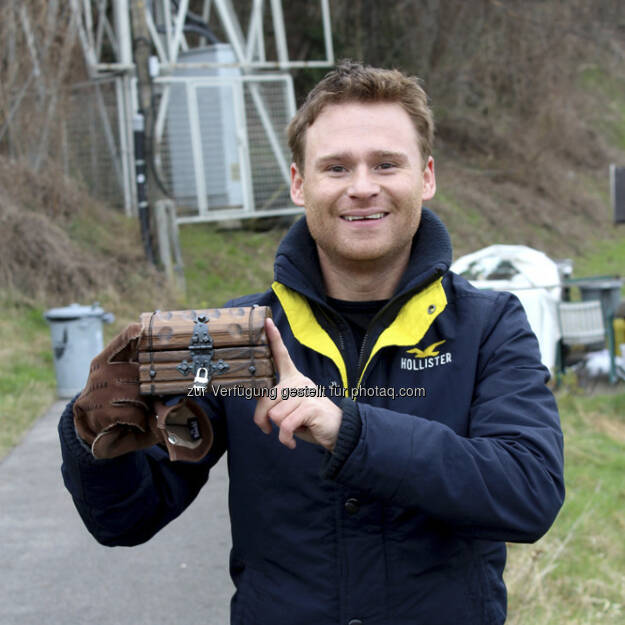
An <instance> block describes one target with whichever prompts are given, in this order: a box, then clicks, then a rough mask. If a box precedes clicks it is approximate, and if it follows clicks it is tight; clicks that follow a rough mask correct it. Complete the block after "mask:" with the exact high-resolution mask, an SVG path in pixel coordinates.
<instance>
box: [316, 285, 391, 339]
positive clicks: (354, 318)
mask: <svg viewBox="0 0 625 625" xmlns="http://www.w3.org/2000/svg"><path fill="white" fill-rule="evenodd" d="M326 299H327V301H328V304H330V306H332V308H334V310H336V312H338V313H339V314H340V315H341V316H342V317H343V318H344V319H345V321H347V323H348V324H349V327H350V329H351V331H352V335H353V337H354V342H355V344H356V349H360V347H361V345H362V341H363V339H364V338H365V333H366V332H367V328H368V327H369V323H371V320H372V319H373V318H374V317H375V315H376V314H377V312H378V311H379V310H381V309H382V307H383V306H384V305H385V304H386V302H388V300H386V299H383V300H373V301H369V302H350V301H346V300H342V299H334V298H333V297H328V298H326Z"/></svg>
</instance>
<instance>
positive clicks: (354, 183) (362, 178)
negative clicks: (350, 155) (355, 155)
mask: <svg viewBox="0 0 625 625" xmlns="http://www.w3.org/2000/svg"><path fill="white" fill-rule="evenodd" d="M379 192H380V185H379V184H378V183H377V182H376V181H375V178H374V173H373V172H372V171H371V170H370V169H369V167H357V168H356V169H354V172H353V174H352V177H351V180H350V185H349V187H348V189H347V194H348V195H349V196H350V197H354V198H368V197H372V196H374V195H377V194H378V193H379Z"/></svg>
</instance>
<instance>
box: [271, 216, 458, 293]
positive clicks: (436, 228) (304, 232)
mask: <svg viewBox="0 0 625 625" xmlns="http://www.w3.org/2000/svg"><path fill="white" fill-rule="evenodd" d="M451 253H452V252H451V240H450V238H449V233H448V232H447V229H446V228H445V226H444V225H443V222H442V221H441V220H440V219H439V218H438V217H437V216H436V215H435V214H434V213H433V212H432V211H430V210H429V209H427V208H425V207H424V208H423V210H422V214H421V223H420V224H419V228H418V230H417V232H416V234H415V237H414V239H413V241H412V249H411V252H410V262H409V263H408V266H407V268H406V271H405V273H404V275H403V276H402V278H401V280H400V282H399V285H398V287H397V290H396V292H395V294H394V295H393V298H395V297H398V296H400V295H403V294H405V293H407V292H409V291H412V290H415V289H418V288H423V287H424V286H426V285H427V284H429V283H430V282H431V281H432V280H434V279H435V278H437V277H439V276H441V275H442V274H443V273H445V272H446V271H447V270H448V269H449V266H450V264H451ZM274 277H275V280H276V282H279V283H281V284H284V285H285V286H287V287H289V288H291V289H293V290H294V291H297V292H299V293H301V294H302V295H305V296H306V297H308V298H310V299H312V300H316V301H320V302H324V301H325V292H324V285H323V277H322V275H321V267H320V265H319V256H318V255H317V247H316V245H315V241H314V240H313V238H312V237H311V235H310V232H309V230H308V226H307V224H306V218H305V217H302V218H301V219H299V220H298V221H297V222H296V223H295V224H293V226H292V227H291V228H290V230H289V231H288V232H287V234H286V236H285V237H284V239H283V240H282V242H281V243H280V246H279V247H278V251H277V253H276V261H275V266H274Z"/></svg>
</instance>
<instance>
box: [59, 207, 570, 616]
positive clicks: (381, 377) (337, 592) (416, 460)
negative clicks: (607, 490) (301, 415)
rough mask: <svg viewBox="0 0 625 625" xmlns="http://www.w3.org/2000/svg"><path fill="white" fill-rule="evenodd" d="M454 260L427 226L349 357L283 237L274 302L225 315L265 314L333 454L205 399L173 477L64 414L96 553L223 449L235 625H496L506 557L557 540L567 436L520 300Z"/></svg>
mask: <svg viewBox="0 0 625 625" xmlns="http://www.w3.org/2000/svg"><path fill="white" fill-rule="evenodd" d="M450 261H451V245H450V241H449V237H448V234H447V231H446V230H445V227H444V226H443V225H442V223H441V222H440V221H439V220H438V219H437V218H436V217H435V216H434V215H433V214H432V213H431V212H429V211H427V210H426V209H424V212H423V218H422V222H421V225H420V227H419V230H418V232H417V234H416V236H415V239H414V242H413V248H412V256H411V262H410V265H409V267H408V269H407V271H406V273H405V275H404V276H403V278H402V281H401V283H400V285H399V286H398V289H397V292H396V294H395V295H394V297H393V298H392V299H391V300H390V301H389V303H388V304H387V305H386V306H385V307H384V308H383V309H382V310H381V311H380V312H379V313H378V314H377V315H376V317H375V318H374V319H373V321H372V322H371V325H370V327H369V330H368V331H367V334H366V336H365V339H364V341H363V345H362V346H356V345H355V344H354V342H353V339H352V338H351V333H350V332H349V328H348V326H347V325H346V323H345V322H344V321H343V320H342V319H341V318H340V317H339V316H338V315H337V314H336V313H335V312H334V311H333V310H332V309H331V308H330V307H329V306H328V305H327V303H326V300H325V297H324V294H323V285H322V279H321V273H320V270H319V263H318V259H317V254H316V250H315V246H314V242H313V241H312V239H311V237H310V235H309V233H308V230H307V228H306V223H305V220H303V219H302V220H301V221H299V222H298V223H296V224H295V226H294V227H293V228H292V229H291V231H290V232H289V233H288V234H287V236H286V238H285V239H284V241H283V242H282V244H281V246H280V248H279V250H278V253H277V257H276V270H275V278H276V282H275V283H274V284H273V287H272V289H271V290H270V291H268V292H266V293H264V294H260V295H255V296H248V297H244V298H241V299H239V300H235V301H234V302H231V303H230V305H233V306H239V305H240V306H243V305H249V304H251V303H258V304H261V305H269V306H271V308H272V311H273V317H274V320H275V322H276V324H277V326H278V328H279V329H280V332H281V333H282V337H283V340H284V342H285V343H286V345H287V347H288V349H289V353H290V355H291V357H292V359H293V361H294V363H295V365H296V366H297V367H298V369H299V370H300V371H302V372H303V373H304V374H305V375H307V376H309V377H310V378H311V379H312V380H313V381H315V382H316V383H317V384H319V385H322V386H324V387H325V388H326V389H327V392H328V394H330V393H332V394H333V395H335V396H336V397H334V401H336V402H337V403H339V405H341V407H342V408H343V421H342V425H341V429H340V431H339V438H338V441H337V445H336V448H335V451H334V453H332V454H330V453H329V452H326V451H325V450H324V449H323V448H321V447H320V446H317V445H313V444H309V443H306V442H304V441H302V440H298V442H297V447H296V449H295V450H290V449H288V448H287V447H285V446H284V445H282V444H281V443H280V442H279V441H278V438H277V433H276V431H275V428H274V433H273V434H272V435H270V436H266V435H264V434H263V433H262V432H261V431H260V430H259V429H258V428H257V427H256V425H254V423H253V421H252V415H253V410H254V405H255V403H254V401H253V400H246V399H245V398H235V397H230V398H215V397H211V398H210V399H208V398H207V399H206V400H205V407H206V409H207V411H209V413H210V415H211V419H212V423H213V428H214V430H215V443H214V445H213V448H212V450H211V452H210V453H209V455H208V456H207V457H206V458H205V459H204V460H203V461H202V462H200V463H196V464H193V463H184V462H170V461H169V459H168V457H167V454H166V453H165V452H164V450H163V449H161V448H160V447H154V448H151V449H149V450H147V451H142V452H135V453H131V454H127V455H125V456H123V457H121V458H118V459H115V460H106V461H96V460H94V459H93V458H92V457H91V456H90V454H89V453H88V452H87V451H86V450H85V448H84V447H83V446H81V444H80V443H79V441H78V440H77V439H76V436H75V432H74V429H73V423H72V418H71V404H70V405H69V406H68V408H67V409H66V411H65V413H64V415H63V417H62V419H61V423H60V426H59V431H60V435H61V441H62V450H63V475H64V479H65V484H66V485H67V488H68V489H69V490H70V492H71V493H72V496H73V498H74V501H75V503H76V506H77V508H78V511H79V512H80V514H81V516H82V518H83V520H84V522H85V524H86V525H87V527H88V529H89V530H90V531H91V532H92V534H93V535H94V536H95V537H96V538H97V539H98V540H99V541H100V542H102V543H103V544H105V545H133V544H137V543H140V542H143V541H146V540H148V539H149V538H150V537H151V536H152V535H154V533H155V532H157V531H158V530H159V529H160V528H161V527H163V526H164V525H165V524H166V523H168V522H169V521H171V520H172V519H173V518H175V517H176V516H177V515H178V514H180V513H181V512H182V511H183V510H184V509H185V507H186V506H187V505H188V504H189V503H191V501H192V500H193V498H194V497H195V496H196V494H197V493H198V491H199V489H200V488H201V487H202V485H203V484H204V483H205V481H206V480H207V478H208V473H209V469H210V467H211V466H213V465H214V464H215V463H216V462H217V460H218V459H219V458H220V457H221V455H222V454H223V453H224V452H226V451H227V458H228V469H229V474H230V494H229V497H230V515H231V522H232V537H233V547H232V552H231V558H230V572H231V575H232V578H233V581H234V583H235V585H236V587H237V592H236V594H235V596H234V598H233V600H232V620H231V622H232V623H233V624H234V625H257V624H260V625H283V624H284V625H330V624H333V625H342V624H345V625H347V624H348V623H349V622H350V621H352V620H353V621H354V622H358V620H360V621H361V622H362V623H364V624H365V625H409V624H410V625H415V624H417V623H423V624H424V625H458V624H459V623H463V624H476V625H477V624H479V625H486V624H500V623H503V622H504V620H505V614H506V591H505V586H504V583H503V579H502V572H503V568H504V564H505V559H506V549H505V543H504V541H520V542H531V541H535V540H537V539H538V538H540V536H542V535H543V534H544V533H545V532H546V531H547V529H548V528H549V527H550V526H551V524H552V522H553V520H554V518H555V516H556V514H557V512H558V510H559V508H560V506H561V505H562V502H563V499H564V484H563V476H562V465H563V457H562V434H561V430H560V425H559V419H558V413H557V408H556V404H555V401H554V399H553V396H552V394H551V392H550V391H549V390H548V389H547V387H546V386H545V382H546V381H547V378H548V372H547V371H546V369H545V368H544V367H543V366H542V365H541V363H540V358H539V352H538V343H537V341H536V338H535V337H534V335H533V333H532V332H531V330H530V329H529V326H528V323H527V319H526V316H525V314H524V311H523V309H522V307H521V305H520V304H519V302H518V300H517V299H516V297H514V296H513V295H510V294H508V293H493V292H486V291H478V290H476V289H474V288H472V287H471V286H470V285H469V284H468V283H467V282H466V281H465V280H464V279H462V278H460V277H459V276H457V275H455V274H453V273H451V272H449V271H448V267H449V264H450ZM330 389H332V391H330ZM341 395H344V396H343V397H341ZM354 399H355V400H354ZM207 582H208V583H210V580H207Z"/></svg>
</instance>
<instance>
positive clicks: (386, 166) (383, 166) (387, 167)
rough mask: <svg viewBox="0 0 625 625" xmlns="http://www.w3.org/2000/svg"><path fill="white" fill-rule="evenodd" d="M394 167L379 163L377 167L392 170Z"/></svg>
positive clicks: (391, 164) (393, 165)
mask: <svg viewBox="0 0 625 625" xmlns="http://www.w3.org/2000/svg"><path fill="white" fill-rule="evenodd" d="M393 167H395V163H380V164H379V165H378V169H393Z"/></svg>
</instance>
